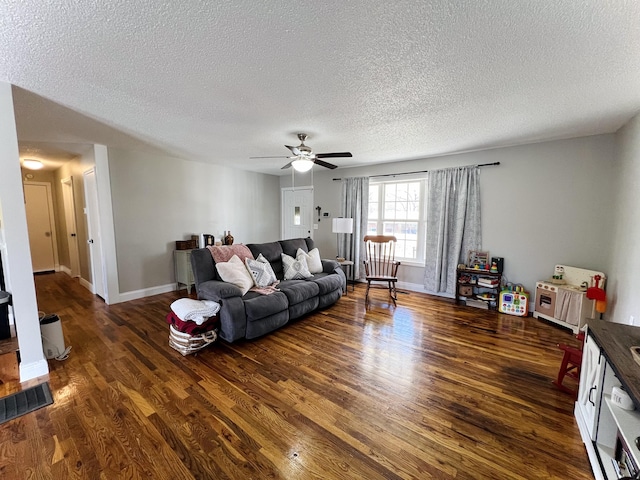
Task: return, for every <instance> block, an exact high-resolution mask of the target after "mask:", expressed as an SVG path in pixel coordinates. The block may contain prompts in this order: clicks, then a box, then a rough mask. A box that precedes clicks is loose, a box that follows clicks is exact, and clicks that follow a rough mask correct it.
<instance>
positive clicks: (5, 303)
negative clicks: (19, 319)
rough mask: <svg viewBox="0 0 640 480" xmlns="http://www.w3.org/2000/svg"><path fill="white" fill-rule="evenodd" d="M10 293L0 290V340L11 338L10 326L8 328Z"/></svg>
mask: <svg viewBox="0 0 640 480" xmlns="http://www.w3.org/2000/svg"><path fill="white" fill-rule="evenodd" d="M10 302H11V294H10V293H8V292H3V291H0V340H2V339H5V338H11V328H9V303H10Z"/></svg>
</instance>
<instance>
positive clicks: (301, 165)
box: [291, 158, 313, 172]
mask: <svg viewBox="0 0 640 480" xmlns="http://www.w3.org/2000/svg"><path fill="white" fill-rule="evenodd" d="M291 166H292V167H293V168H294V169H295V171H296V172H308V171H309V170H311V167H313V161H312V160H309V159H308V158H298V159H296V160H294V161H293V162H291Z"/></svg>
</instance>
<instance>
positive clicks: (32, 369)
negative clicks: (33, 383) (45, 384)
mask: <svg viewBox="0 0 640 480" xmlns="http://www.w3.org/2000/svg"><path fill="white" fill-rule="evenodd" d="M48 373H49V364H48V363H47V360H46V359H42V360H38V361H37V362H31V363H24V362H21V363H20V382H26V381H27V380H31V379H33V378H37V377H41V376H43V375H47V374H48Z"/></svg>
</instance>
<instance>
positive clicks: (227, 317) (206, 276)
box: [191, 238, 346, 342]
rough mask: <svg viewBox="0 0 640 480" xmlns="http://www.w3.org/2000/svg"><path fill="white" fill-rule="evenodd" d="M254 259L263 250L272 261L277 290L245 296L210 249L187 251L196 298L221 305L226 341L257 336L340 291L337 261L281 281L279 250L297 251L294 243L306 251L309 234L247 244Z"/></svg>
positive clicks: (341, 283) (343, 280) (343, 283)
mask: <svg viewBox="0 0 640 480" xmlns="http://www.w3.org/2000/svg"><path fill="white" fill-rule="evenodd" d="M247 247H249V250H251V253H252V254H253V256H254V258H258V255H259V254H260V253H261V254H262V255H263V256H264V257H265V258H266V259H267V260H268V261H269V263H270V264H271V267H272V268H273V271H274V273H275V274H276V277H277V278H278V280H280V284H279V285H278V286H277V288H278V289H279V290H280V291H278V292H275V293H272V294H270V295H263V294H260V293H257V292H254V291H251V290H250V291H248V292H247V293H246V294H245V295H244V296H243V295H242V291H241V290H240V288H238V287H237V286H235V285H233V284H231V283H226V282H223V281H222V279H221V278H220V276H219V274H218V271H217V270H216V267H215V262H214V260H213V256H212V255H211V252H210V251H209V250H208V249H206V248H200V249H196V250H193V251H192V252H191V265H192V267H193V274H194V277H195V284H196V292H197V293H198V298H199V299H200V300H213V301H215V302H218V303H219V304H220V313H219V315H220V332H219V336H220V337H221V338H222V339H223V340H226V341H227V342H233V341H235V340H238V339H241V338H247V339H251V338H256V337H260V336H262V335H265V334H266V333H269V332H271V331H273V330H275V329H277V328H280V327H282V326H283V325H285V324H286V323H287V322H289V321H291V320H294V319H296V318H300V317H302V316H303V315H305V314H307V313H309V312H312V311H314V310H316V309H319V308H325V307H328V306H330V305H333V304H334V303H335V302H337V301H338V300H339V299H340V297H341V296H342V292H343V291H344V289H345V287H346V277H345V274H344V272H343V271H342V268H341V267H340V265H339V264H338V263H337V262H336V261H335V260H325V259H323V260H322V268H323V272H322V273H316V274H314V275H313V277H311V278H308V279H305V280H283V279H284V272H283V266H282V259H281V256H280V255H281V254H282V253H285V254H287V255H289V256H291V257H294V258H295V256H296V252H297V251H298V248H301V249H302V250H303V251H305V252H307V253H308V252H309V251H311V250H312V249H313V248H314V244H313V240H312V239H311V238H295V239H291V240H281V241H278V242H271V243H253V244H247Z"/></svg>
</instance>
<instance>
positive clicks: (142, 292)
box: [118, 283, 176, 302]
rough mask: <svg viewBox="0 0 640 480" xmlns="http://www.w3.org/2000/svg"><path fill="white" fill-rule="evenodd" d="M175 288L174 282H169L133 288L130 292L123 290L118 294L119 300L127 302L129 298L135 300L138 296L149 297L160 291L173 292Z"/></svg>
mask: <svg viewBox="0 0 640 480" xmlns="http://www.w3.org/2000/svg"><path fill="white" fill-rule="evenodd" d="M175 290H176V284H175V283H169V284H167V285H159V286H157V287H151V288H143V289H141V290H133V291H131V292H124V293H121V294H120V295H119V296H118V301H119V302H129V301H131V300H137V299H139V298H145V297H151V296H153V295H160V294H161V293H168V292H173V291H175Z"/></svg>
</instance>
